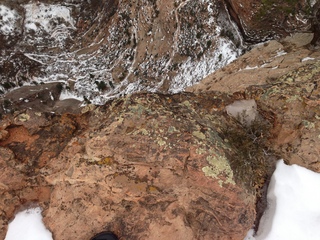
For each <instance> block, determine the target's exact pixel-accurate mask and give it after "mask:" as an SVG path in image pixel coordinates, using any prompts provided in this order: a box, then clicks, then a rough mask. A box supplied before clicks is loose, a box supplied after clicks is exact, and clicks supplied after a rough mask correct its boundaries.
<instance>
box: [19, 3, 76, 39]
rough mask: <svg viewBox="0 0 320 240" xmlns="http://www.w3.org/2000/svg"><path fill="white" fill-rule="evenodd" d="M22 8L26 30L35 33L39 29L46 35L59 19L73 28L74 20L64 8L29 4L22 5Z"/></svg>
mask: <svg viewBox="0 0 320 240" xmlns="http://www.w3.org/2000/svg"><path fill="white" fill-rule="evenodd" d="M24 8H25V10H26V19H25V22H26V24H25V27H26V29H32V30H35V31H37V30H38V28H39V27H41V28H42V29H43V30H45V31H46V32H47V33H50V32H51V31H53V30H54V29H55V27H54V25H55V24H57V23H58V22H57V21H58V19H59V18H60V19H63V20H64V21H65V23H66V24H68V25H69V26H70V27H72V28H74V20H73V18H72V17H71V15H70V10H69V8H67V7H65V6H60V5H50V4H43V3H30V4H26V5H24ZM60 26H61V25H60Z"/></svg>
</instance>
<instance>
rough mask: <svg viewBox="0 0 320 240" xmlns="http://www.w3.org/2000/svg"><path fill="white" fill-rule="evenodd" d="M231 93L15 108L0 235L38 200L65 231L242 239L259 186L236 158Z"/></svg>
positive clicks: (56, 229) (5, 153)
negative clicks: (45, 109)
mask: <svg viewBox="0 0 320 240" xmlns="http://www.w3.org/2000/svg"><path fill="white" fill-rule="evenodd" d="M231 101H232V99H231V98H229V97H228V96H227V95H225V94H222V95H221V94H220V95H219V94H208V95H206V96H202V97H199V96H196V95H192V94H186V95H184V94H180V95H173V96H165V95H155V94H153V95H152V94H137V95H133V96H128V97H126V98H122V99H118V100H115V101H113V102H110V103H109V104H107V105H105V106H102V107H98V108H95V107H93V108H91V110H89V109H90V106H88V107H87V108H83V109H82V111H83V112H86V113H83V114H82V115H70V114H64V115H62V116H60V115H55V114H48V113H47V114H45V113H41V114H36V113H34V112H33V111H31V110H27V111H25V112H19V113H18V112H16V113H15V114H14V115H12V116H10V115H7V116H6V117H5V118H4V119H3V120H2V122H1V123H2V125H3V129H5V130H6V131H8V136H6V137H5V138H4V139H2V141H1V142H0V146H1V148H0V151H1V154H0V163H1V169H3V171H2V173H1V175H0V179H1V194H0V203H1V204H0V207H1V218H0V221H1V224H0V226H1V234H2V235H1V238H3V236H4V234H5V228H6V224H7V222H8V220H9V219H10V218H11V217H12V216H13V213H14V211H15V210H17V209H19V208H20V206H21V205H22V206H23V205H24V204H28V203H30V202H32V201H35V202H39V204H40V205H41V206H42V207H43V208H44V221H45V223H46V225H47V226H48V228H49V229H50V230H51V231H52V232H53V235H54V238H55V239H57V240H59V239H70V238H80V239H89V238H90V236H91V235H92V234H94V233H96V232H98V231H101V230H103V229H112V230H113V231H115V232H116V233H117V234H119V235H120V237H122V239H141V238H143V239H163V238H166V239H171V238H177V239H181V238H182V237H183V238H184V239H242V238H243V237H244V236H245V234H246V231H247V230H249V229H250V228H251V227H252V225H253V223H254V220H255V201H256V195H255V191H253V187H251V186H249V187H248V186H247V185H246V183H245V182H244V181H243V180H241V179H240V178H236V177H235V175H234V174H235V173H236V172H237V167H234V166H231V164H230V160H231V157H233V156H234V155H237V154H238V153H237V151H238V150H237V149H234V148H232V147H231V145H230V144H229V143H228V139H227V138H226V136H225V135H224V133H223V129H225V128H227V126H228V124H234V123H233V122H232V120H231V119H230V118H229V117H228V116H227V115H226V113H224V106H225V104H229V103H230V102H231ZM88 110H89V111H88ZM249 168H250V164H249V165H248V171H249V170H250V169H249ZM88 223H90V224H88Z"/></svg>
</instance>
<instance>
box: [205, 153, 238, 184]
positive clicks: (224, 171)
mask: <svg viewBox="0 0 320 240" xmlns="http://www.w3.org/2000/svg"><path fill="white" fill-rule="evenodd" d="M207 161H208V163H209V165H208V166H206V167H203V168H202V171H203V172H204V174H205V175H206V176H207V177H212V178H215V179H219V181H218V182H219V185H220V187H222V184H223V183H225V184H232V185H235V184H236V183H235V182H234V180H233V171H232V169H231V167H230V165H229V163H228V160H227V159H226V157H225V156H208V157H207ZM221 176H224V177H225V180H224V181H223V180H222V179H221Z"/></svg>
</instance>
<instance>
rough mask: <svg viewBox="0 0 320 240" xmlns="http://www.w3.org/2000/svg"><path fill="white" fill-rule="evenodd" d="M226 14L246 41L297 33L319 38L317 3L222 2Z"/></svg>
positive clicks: (235, 0) (272, 1) (319, 10)
mask: <svg viewBox="0 0 320 240" xmlns="http://www.w3.org/2000/svg"><path fill="white" fill-rule="evenodd" d="M225 2H226V5H227V6H228V9H229V13H230V15H231V16H232V18H233V20H234V21H235V22H236V23H237V25H238V26H239V28H240V29H241V31H242V34H243V36H244V38H245V39H246V40H247V41H250V42H261V41H263V40H267V39H274V38H278V39H279V38H281V37H282V38H283V37H285V36H288V35H289V34H292V33H297V32H306V31H309V32H313V33H315V38H314V43H315V42H316V41H317V40H318V39H319V30H320V29H319V28H320V21H319V20H320V15H319V14H320V5H319V2H318V1H309V0H308V1H305V0H293V1H274V0H266V1H257V0H241V1H238V0H225Z"/></svg>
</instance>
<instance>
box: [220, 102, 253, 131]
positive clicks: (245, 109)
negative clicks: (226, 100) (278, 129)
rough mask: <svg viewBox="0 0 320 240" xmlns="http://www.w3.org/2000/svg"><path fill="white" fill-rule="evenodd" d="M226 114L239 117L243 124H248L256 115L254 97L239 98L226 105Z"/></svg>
mask: <svg viewBox="0 0 320 240" xmlns="http://www.w3.org/2000/svg"><path fill="white" fill-rule="evenodd" d="M226 111H227V113H228V115H230V116H232V117H234V118H236V119H239V121H240V122H241V123H242V124H244V125H250V124H251V123H252V122H253V121H254V120H255V119H256V117H257V115H258V111H257V103H256V101H255V100H254V99H250V100H239V101H235V102H234V103H232V104H229V105H228V106H226Z"/></svg>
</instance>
